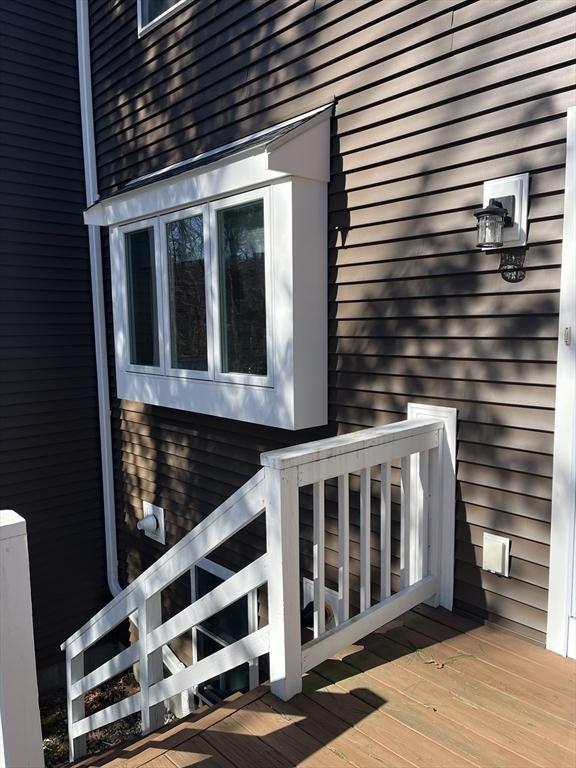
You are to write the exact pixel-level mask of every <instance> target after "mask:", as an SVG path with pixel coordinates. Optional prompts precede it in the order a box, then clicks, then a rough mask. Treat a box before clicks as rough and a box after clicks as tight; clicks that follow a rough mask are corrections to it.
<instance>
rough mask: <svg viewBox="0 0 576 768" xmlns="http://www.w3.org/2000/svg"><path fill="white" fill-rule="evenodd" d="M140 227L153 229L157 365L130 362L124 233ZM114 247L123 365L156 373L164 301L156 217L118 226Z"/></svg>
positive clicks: (162, 358) (161, 347)
mask: <svg viewBox="0 0 576 768" xmlns="http://www.w3.org/2000/svg"><path fill="white" fill-rule="evenodd" d="M142 229H152V230H153V231H154V278H155V283H156V315H157V317H156V329H157V332H158V365H157V366H155V365H138V364H136V363H131V362H130V330H129V327H130V311H129V302H128V270H127V266H126V239H125V235H127V234H129V233H130V232H138V231H140V230H142ZM116 247H117V248H118V251H119V258H120V260H121V262H122V275H123V279H122V281H121V291H122V302H121V303H122V316H123V324H124V329H125V330H124V336H125V338H126V352H125V366H126V370H127V371H130V372H131V373H150V374H157V373H158V371H159V370H160V371H163V370H164V367H165V352H164V323H163V321H162V318H163V317H164V302H163V296H162V283H161V271H160V270H161V268H162V265H161V261H160V238H159V230H158V225H157V220H156V219H144V220H143V221H138V222H134V223H132V224H127V225H125V226H123V227H119V237H118V240H117V244H116Z"/></svg>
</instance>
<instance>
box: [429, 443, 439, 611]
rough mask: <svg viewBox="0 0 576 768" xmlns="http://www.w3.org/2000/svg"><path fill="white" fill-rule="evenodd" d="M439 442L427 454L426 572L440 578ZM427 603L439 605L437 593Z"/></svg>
mask: <svg viewBox="0 0 576 768" xmlns="http://www.w3.org/2000/svg"><path fill="white" fill-rule="evenodd" d="M441 445H442V444H441V443H440V445H439V446H438V448H432V449H431V450H430V451H429V456H428V481H429V494H430V499H429V505H428V520H429V522H428V539H427V544H428V547H427V549H428V557H427V571H426V572H427V573H428V574H430V575H431V576H436V577H437V578H438V579H439V578H440V572H441V569H440V557H441V544H440V487H441V483H440V467H441V466H442V448H441ZM427 602H428V604H429V605H433V606H435V607H436V606H438V605H439V594H436V595H435V596H434V598H433V599H432V600H430V601H427Z"/></svg>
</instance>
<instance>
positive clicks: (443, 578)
mask: <svg viewBox="0 0 576 768" xmlns="http://www.w3.org/2000/svg"><path fill="white" fill-rule="evenodd" d="M408 416H409V418H408V420H407V421H402V422H398V423H395V424H391V425H388V426H386V427H379V428H374V429H367V430H362V431H360V432H355V433H352V434H349V435H342V436H340V437H336V438H331V439H328V440H321V441H318V442H314V443H307V444H303V445H299V446H295V447H293V448H289V449H286V450H281V451H272V452H268V453H265V454H262V456H261V460H262V464H263V469H262V470H260V472H258V474H257V475H255V477H253V478H252V479H251V480H250V481H249V482H248V483H246V485H244V486H243V487H242V488H241V489H240V490H239V491H237V492H236V493H235V494H234V495H233V496H231V497H230V498H229V499H228V500H227V501H226V502H225V503H224V504H222V505H221V506H220V507H218V509H217V510H215V511H214V512H213V513H212V514H211V515H210V516H209V517H207V518H206V519H205V520H204V521H203V522H202V523H200V524H199V525H198V526H196V527H195V528H194V529H193V530H192V531H191V532H190V533H189V534H187V535H186V536H185V537H184V538H183V539H182V540H181V541H180V542H179V543H178V544H176V545H175V546H174V547H172V549H170V550H169V551H168V552H167V553H166V554H165V555H164V556H163V557H162V558H160V559H159V560H158V561H157V562H156V563H155V564H154V565H153V566H151V567H150V568H149V569H148V570H147V571H145V572H144V573H143V574H141V576H139V577H138V578H137V579H136V580H135V581H134V582H132V583H131V584H130V585H129V586H128V587H127V588H126V589H125V590H124V591H123V592H122V593H121V594H120V595H118V596H117V597H116V598H114V600H112V601H111V602H110V603H109V604H108V605H107V606H106V607H105V608H103V609H102V610H101V611H100V612H99V613H98V614H96V615H95V616H94V617H93V618H92V619H91V620H90V621H89V622H88V623H87V624H86V625H85V626H84V627H82V629H80V630H79V631H78V632H77V633H76V634H75V635H73V636H72V637H70V638H69V639H68V640H67V641H66V643H64V644H63V646H62V648H63V649H65V650H66V663H67V672H68V724H69V734H70V758H71V759H75V758H77V757H79V756H81V755H82V754H84V751H85V735H86V733H88V732H89V731H91V730H93V729H95V728H99V727H102V726H103V725H106V724H108V723H110V722H113V721H114V720H117V719H119V718H122V717H125V716H127V715H130V714H133V713H136V712H138V711H140V712H141V717H142V731H143V733H147V732H149V731H150V730H153V729H155V728H158V727H160V726H161V725H162V723H163V718H164V707H163V702H164V701H165V700H167V699H169V698H171V697H174V696H176V695H179V694H181V693H183V692H184V691H187V690H194V689H196V687H197V686H198V685H200V684H202V683H203V682H205V681H207V680H209V679H211V678H213V677H215V676H217V675H219V674H222V673H224V672H226V671H228V670H231V669H233V668H235V667H237V666H239V665H240V664H243V663H245V662H248V663H253V662H254V660H255V659H257V658H258V657H259V656H262V655H263V654H265V653H269V654H270V683H271V688H272V692H273V693H275V694H276V695H277V696H279V697H280V698H283V699H289V698H291V697H292V696H293V695H295V694H296V693H298V692H299V691H300V690H301V687H302V675H303V673H304V672H306V671H308V670H310V669H312V668H313V667H314V666H316V665H317V664H319V663H321V662H322V661H323V660H325V659H326V658H328V657H329V656H331V655H332V654H333V653H335V652H336V651H338V650H340V649H342V648H344V647H346V646H347V645H349V644H350V643H352V642H355V641H357V640H359V639H360V638H361V637H363V636H365V635H366V634H368V633H370V632H371V631H373V630H375V629H377V628H378V627H379V626H381V625H382V624H385V623H386V622H387V621H390V620H392V619H393V618H396V617H397V616H399V615H401V614H402V613H404V612H405V611H407V610H409V609H410V608H412V607H414V606H415V605H417V604H418V603H420V602H422V601H428V602H430V603H431V604H434V605H438V604H441V605H443V606H444V607H447V608H451V605H452V578H453V559H454V558H453V546H454V506H455V499H454V491H455V442H456V412H455V411H454V410H453V409H445V408H437V407H432V406H428V407H425V406H419V405H410V406H409V411H408ZM397 463H399V464H400V469H399V497H398V506H399V515H398V517H399V521H400V535H399V563H400V567H399V581H398V583H394V584H393V573H392V571H393V568H392V551H393V544H394V540H393V537H392V504H393V494H392V490H391V486H392V485H396V484H395V483H393V475H395V474H396V473H397V472H398V469H397V468H396V464H397ZM330 481H333V482H330ZM308 487H309V488H311V495H312V519H313V542H312V544H313V584H314V633H313V634H314V637H313V639H312V640H311V641H310V642H308V643H306V644H305V645H302V641H301V610H302V605H301V599H300V594H301V582H302V579H301V576H302V573H301V572H302V569H301V567H300V528H299V524H300V515H301V506H302V505H301V496H302V492H301V489H303V488H304V489H305V488H308ZM326 489H328V490H329V492H333V495H334V496H335V499H336V503H337V510H338V601H337V606H336V608H337V611H336V626H335V627H333V628H331V629H328V630H327V629H326V625H325V601H326V589H325V572H326V567H325V555H326V547H325V509H326ZM376 491H377V493H376ZM355 497H358V499H359V504H358V505H357V506H358V508H359V513H358V514H359V524H358V526H353V527H352V528H351V524H350V518H351V509H352V510H354V509H355V505H354V504H352V505H351V500H352V501H354V499H355ZM376 506H377V510H376V513H377V514H374V510H373V507H374V508H376ZM264 511H265V513H266V553H265V554H264V555H262V556H261V557H259V558H258V559H257V560H255V561H254V562H253V563H251V564H250V565H248V566H247V567H246V568H244V569H243V570H242V571H239V572H238V573H236V574H234V575H233V576H231V577H230V578H228V579H227V580H226V581H224V582H223V583H222V584H220V585H219V586H217V587H215V588H214V589H213V590H212V591H211V592H209V593H208V594H207V595H204V596H203V597H201V598H199V599H197V600H194V601H193V602H192V603H191V604H190V605H189V606H188V607H187V608H184V609H183V610H182V611H180V612H179V613H178V614H177V615H176V616H174V617H172V618H171V619H168V620H167V621H165V622H162V616H161V614H162V611H161V591H162V590H163V589H165V588H166V587H167V586H168V585H169V584H171V583H172V582H173V581H175V580H176V579H177V578H179V577H180V576H181V575H182V574H184V573H185V572H187V571H192V569H193V568H195V567H196V565H198V564H199V563H201V561H202V560H203V559H204V558H206V557H207V555H209V553H210V552H212V551H213V550H214V549H216V548H217V547H219V546H221V545H222V544H223V543H224V542H225V541H227V540H228V539H229V538H231V537H232V536H233V535H234V534H235V533H237V532H238V531H239V530H241V529H242V528H244V527H245V526H246V525H248V524H249V523H250V522H251V521H252V520H254V519H255V518H256V517H257V516H259V515H260V514H261V513H262V512H264ZM375 519H376V520H377V521H378V522H377V526H374V525H373V523H374V520H375ZM373 528H375V532H377V534H378V546H377V553H376V555H375V554H374V547H373V546H372V538H373V535H372V534H373ZM351 530H359V545H360V546H359V553H360V556H359V607H358V610H356V611H352V610H351V607H350V532H351ZM269 564H271V566H270V567H269ZM376 573H377V574H378V582H379V583H378V590H377V591H378V595H377V597H375V598H373V596H372V578H371V577H372V575H373V574H374V575H375V574H376ZM395 578H396V577H395V576H394V579H395ZM264 585H266V586H267V590H268V625H267V626H264V627H261V628H259V629H255V630H254V631H252V632H250V634H248V635H247V636H246V637H244V638H242V639H241V640H237V641H236V642H234V643H232V644H231V645H229V646H227V647H225V648H223V649H222V650H219V651H217V652H216V653H214V654H212V655H210V656H208V657H207V658H205V659H202V660H200V661H195V662H194V663H193V664H191V665H190V666H188V667H185V668H184V669H182V670H181V671H179V672H177V673H176V674H173V675H172V676H170V677H168V678H166V679H164V677H163V667H162V649H163V647H164V646H165V645H166V644H167V643H169V642H170V641H171V640H173V639H174V638H177V637H179V636H180V635H182V634H183V633H184V632H187V631H188V630H190V629H194V628H195V627H198V626H199V625H200V624H201V623H202V622H205V621H206V620H207V619H208V618H209V617H210V616H212V615H214V614H216V613H218V612H219V611H221V610H223V609H224V608H226V607H227V606H229V605H231V604H232V603H234V602H236V601H237V600H239V599H240V598H241V597H243V596H245V595H247V594H249V593H252V594H253V593H254V591H255V590H256V589H258V588H259V587H263V586H264ZM128 617H131V618H132V619H133V620H135V621H136V623H137V626H138V642H137V643H135V644H134V645H132V646H130V647H129V648H127V649H126V650H124V651H122V652H121V653H119V654H117V655H116V656H115V657H114V658H112V659H111V660H110V661H108V662H106V663H105V664H103V665H102V666H100V667H98V668H97V669H95V670H94V671H92V672H90V673H89V674H87V675H86V674H84V652H85V651H86V649H87V648H89V647H90V646H91V645H93V644H94V643H95V642H97V641H98V640H99V639H100V638H102V637H104V636H105V635H106V634H108V633H109V632H110V631H111V630H112V629H114V627H116V626H118V624H120V623H121V622H122V621H125V620H126V619H127V618H128ZM136 662H139V666H140V680H139V682H140V691H139V692H138V693H136V694H133V695H132V696H129V697H128V698H126V699H124V700H123V701H121V702H119V703H117V704H113V705H112V706H109V707H107V708H106V709H103V710H101V711H100V712H97V713H95V714H93V715H91V716H89V717H86V716H85V712H84V695H85V694H86V693H87V692H88V691H89V690H91V689H92V688H95V687H96V686H98V685H101V684H102V683H103V682H105V681H106V680H108V679H109V678H111V677H113V676H115V675H117V674H119V673H121V672H122V671H124V670H126V669H128V668H129V667H131V666H132V665H133V664H135V663H136ZM252 677H253V676H252ZM254 684H255V682H254Z"/></svg>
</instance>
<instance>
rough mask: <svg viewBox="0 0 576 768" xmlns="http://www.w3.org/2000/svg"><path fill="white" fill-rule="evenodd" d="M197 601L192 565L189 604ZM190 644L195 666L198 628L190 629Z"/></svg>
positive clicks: (194, 567) (194, 571)
mask: <svg viewBox="0 0 576 768" xmlns="http://www.w3.org/2000/svg"><path fill="white" fill-rule="evenodd" d="M197 599H198V590H197V588H196V566H195V565H193V566H192V568H190V604H192V603H195V602H196V600H197ZM190 640H191V642H192V647H191V651H192V664H196V662H197V661H198V628H197V627H192V636H191V638H190ZM196 688H197V686H194V688H193V689H192V697H191V701H192V702H193V706H194V709H196V699H195V698H194V697H195V696H196Z"/></svg>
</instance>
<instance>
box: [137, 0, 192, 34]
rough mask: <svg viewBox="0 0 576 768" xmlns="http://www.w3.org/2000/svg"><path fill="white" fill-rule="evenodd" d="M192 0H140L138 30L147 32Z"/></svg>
mask: <svg viewBox="0 0 576 768" xmlns="http://www.w3.org/2000/svg"><path fill="white" fill-rule="evenodd" d="M189 2H191V0H138V31H139V33H140V34H142V32H146V31H147V30H148V29H150V28H151V27H154V26H156V24H159V23H161V22H162V21H164V19H166V18H167V17H168V16H171V15H172V14H173V13H175V12H176V11H177V10H178V9H179V8H180V7H181V6H183V5H187V4H188V3H189Z"/></svg>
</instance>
